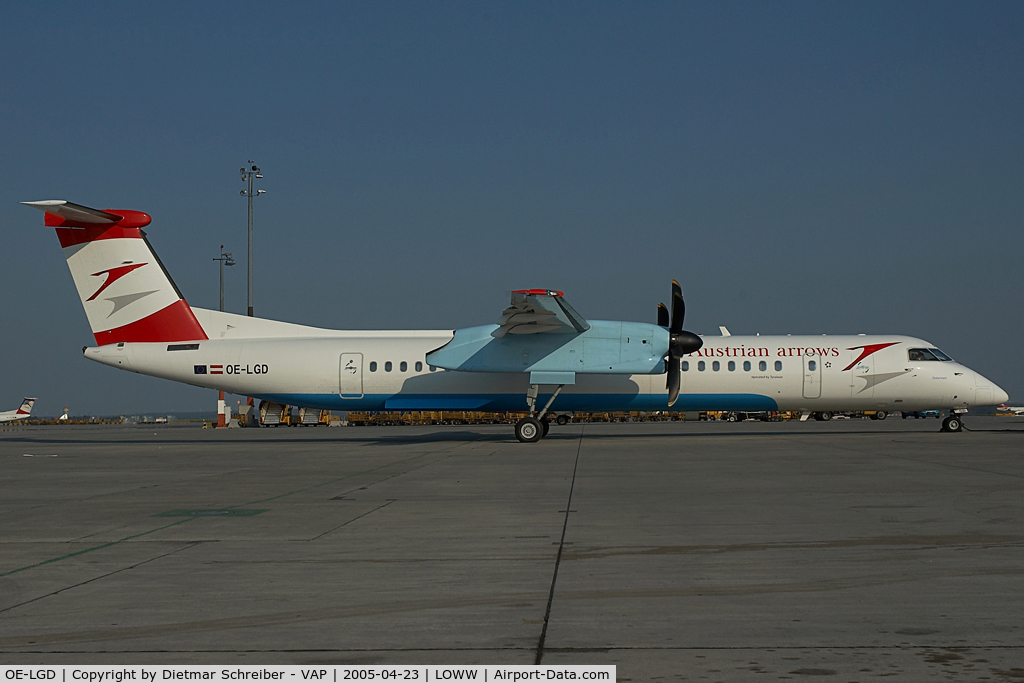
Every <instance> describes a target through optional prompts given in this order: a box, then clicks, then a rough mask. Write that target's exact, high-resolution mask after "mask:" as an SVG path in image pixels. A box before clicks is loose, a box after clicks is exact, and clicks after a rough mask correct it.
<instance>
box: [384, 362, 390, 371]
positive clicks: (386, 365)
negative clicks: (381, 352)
mask: <svg viewBox="0 0 1024 683" xmlns="http://www.w3.org/2000/svg"><path fill="white" fill-rule="evenodd" d="M384 372H391V361H386V362H385V363H384Z"/></svg>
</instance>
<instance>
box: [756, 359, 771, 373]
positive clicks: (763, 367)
mask: <svg viewBox="0 0 1024 683" xmlns="http://www.w3.org/2000/svg"><path fill="white" fill-rule="evenodd" d="M757 369H758V370H760V371H761V372H764V371H765V370H767V369H768V364H767V363H765V362H764V361H761V362H760V363H758V364H757Z"/></svg>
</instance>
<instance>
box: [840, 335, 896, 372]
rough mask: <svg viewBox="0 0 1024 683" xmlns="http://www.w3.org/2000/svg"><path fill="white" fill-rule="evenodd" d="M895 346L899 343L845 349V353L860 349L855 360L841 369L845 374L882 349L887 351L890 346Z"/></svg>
mask: <svg viewBox="0 0 1024 683" xmlns="http://www.w3.org/2000/svg"><path fill="white" fill-rule="evenodd" d="M896 344H899V342H888V343H886V344H865V345H864V346H854V347H853V348H850V349H847V351H856V350H857V349H861V352H860V355H859V356H857V360H855V361H853V362H852V363H850V364H849V365H847V366H846V367H845V368H843V372H846V371H847V370H849V369H850V368H852V367H853V366H854V365H856V364H857V363H859V362H861V361H862V360H864V359H865V358H867V357H868V356H870V355H871V354H873V353H876V352H878V351H881V350H882V349H887V348H889V347H890V346H895V345H896Z"/></svg>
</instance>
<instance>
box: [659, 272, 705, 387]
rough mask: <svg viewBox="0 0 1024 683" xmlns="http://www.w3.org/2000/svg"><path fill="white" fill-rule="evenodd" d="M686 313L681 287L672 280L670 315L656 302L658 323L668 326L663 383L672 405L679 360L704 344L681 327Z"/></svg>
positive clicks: (678, 382) (677, 382) (666, 309)
mask: <svg viewBox="0 0 1024 683" xmlns="http://www.w3.org/2000/svg"><path fill="white" fill-rule="evenodd" d="M685 315H686V304H685V303H683V288H682V287H680V286H679V283H678V282H676V281H675V280H673V281H672V315H671V317H670V316H669V312H668V308H667V307H666V306H665V304H658V325H659V326H661V327H667V328H668V355H667V357H666V360H665V368H666V370H667V372H668V377H666V380H665V385H666V388H667V389H668V404H669V406H672V405H674V404H675V402H676V399H678V398H679V384H680V381H679V379H680V378H679V361H680V360H682V358H683V356H685V355H686V354H688V353H693V352H694V351H696V350H698V349H699V348H700V347H702V346H704V340H703V339H701V338H700V337H699V336H697V335H696V334H694V333H693V332H687V331H686V330H684V329H683V317H684V316H685Z"/></svg>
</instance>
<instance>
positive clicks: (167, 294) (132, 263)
mask: <svg viewBox="0 0 1024 683" xmlns="http://www.w3.org/2000/svg"><path fill="white" fill-rule="evenodd" d="M24 203H25V204H27V205H28V206H31V207H33V208H36V209H39V210H40V211H44V212H45V213H46V218H45V221H44V222H45V223H46V225H48V226H51V227H54V228H56V230H57V237H58V239H59V240H60V246H61V247H62V248H63V249H64V256H65V258H67V261H68V268H69V269H70V270H71V277H72V278H73V279H74V281H75V287H76V288H77V289H78V295H79V297H80V298H81V300H82V307H83V308H84V309H85V315H86V317H87V318H88V319H89V326H90V327H91V328H92V333H93V336H95V338H96V343H97V344H98V345H100V346H104V345H106V344H116V343H118V342H180V341H203V340H205V339H207V338H208V337H207V335H206V332H205V331H204V330H203V328H202V326H201V325H200V324H199V321H198V320H196V317H195V314H193V313H192V309H191V308H189V305H188V303H186V301H185V299H184V298H183V297H182V296H181V292H180V291H179V290H178V288H177V287H176V286H175V284H174V282H173V281H172V280H171V278H170V276H169V275H168V274H167V271H165V270H164V267H163V265H162V264H161V263H160V259H158V258H157V256H156V254H155V253H154V252H153V249H152V247H151V246H150V245H149V241H148V240H147V239H146V234H145V233H144V232H142V228H144V227H145V226H147V225H149V223H150V221H151V220H152V219H151V218H150V217H149V215H148V214H145V213H142V212H141V211H126V210H121V209H110V210H106V211H100V210H98V209H90V208H89V207H87V206H81V205H79V204H72V203H71V202H67V201H64V200H61V199H50V200H46V201H39V202H24ZM129 275H131V277H128V276H129ZM97 278H102V281H99V282H98V281H97Z"/></svg>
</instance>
